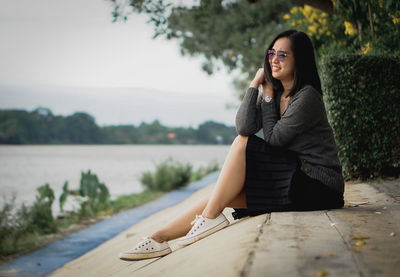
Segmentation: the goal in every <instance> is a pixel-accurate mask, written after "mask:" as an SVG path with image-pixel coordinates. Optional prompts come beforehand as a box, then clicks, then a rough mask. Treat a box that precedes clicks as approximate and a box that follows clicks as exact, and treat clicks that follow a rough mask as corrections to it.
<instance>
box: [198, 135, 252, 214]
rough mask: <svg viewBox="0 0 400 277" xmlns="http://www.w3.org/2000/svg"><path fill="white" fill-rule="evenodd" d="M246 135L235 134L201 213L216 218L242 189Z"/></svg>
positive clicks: (244, 170) (244, 172)
mask: <svg viewBox="0 0 400 277" xmlns="http://www.w3.org/2000/svg"><path fill="white" fill-rule="evenodd" d="M247 140H248V137H246V136H241V135H239V136H237V137H236V138H235V140H234V142H233V143H232V147H231V149H230V151H229V153H228V156H227V157H226V159H225V163H224V166H223V167H222V170H221V173H220V175H219V178H218V181H217V184H216V186H215V187H214V190H213V192H212V193H211V196H210V199H209V200H208V202H207V205H206V207H205V209H204V210H203V212H202V215H203V216H204V217H207V218H216V217H217V216H218V215H219V214H220V213H221V212H222V211H223V210H224V208H225V207H227V206H228V204H229V203H230V202H232V201H233V200H234V199H235V198H236V197H237V196H238V195H239V194H240V192H242V190H243V186H244V180H245V177H246V145H247Z"/></svg>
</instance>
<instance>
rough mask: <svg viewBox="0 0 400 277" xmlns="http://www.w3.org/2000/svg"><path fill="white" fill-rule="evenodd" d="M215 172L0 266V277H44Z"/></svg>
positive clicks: (169, 203) (213, 176) (182, 195)
mask: <svg viewBox="0 0 400 277" xmlns="http://www.w3.org/2000/svg"><path fill="white" fill-rule="evenodd" d="M218 175H219V172H214V173H211V174H209V175H207V176H206V177H204V178H203V179H201V180H199V181H197V182H193V183H191V184H189V185H188V186H187V187H185V188H182V189H179V190H175V191H172V192H169V193H167V194H165V195H164V196H162V197H161V198H159V199H157V200H155V201H152V202H150V203H148V204H145V205H143V206H140V207H137V208H135V209H132V210H128V211H124V212H121V213H119V214H117V215H115V216H112V217H110V218H109V219H106V220H103V221H100V222H97V223H95V224H93V225H91V226H90V227H88V228H86V229H84V230H81V231H79V232H77V233H74V234H71V235H69V236H67V237H65V238H64V239H62V240H58V241H55V242H53V243H51V244H49V245H47V246H46V247H44V248H42V249H39V250H38V251H35V252H33V253H31V254H28V255H25V256H22V257H19V258H17V259H16V260H14V261H12V262H10V263H8V264H5V265H3V266H2V267H0V274H1V275H2V276H3V275H11V276H21V275H29V276H45V275H47V274H49V273H50V272H52V271H53V270H55V269H57V268H59V267H61V266H63V265H64V264H65V263H67V262H69V261H71V260H73V259H75V258H78V257H79V256H81V255H83V254H84V253H86V252H88V251H90V250H91V249H93V248H94V247H96V246H98V245H99V244H101V243H103V242H104V241H106V240H108V239H110V238H112V237H114V236H115V235H117V234H118V233H120V232H121V231H123V230H125V229H127V228H129V227H130V226H132V225H133V224H135V223H138V222H140V221H141V220H143V219H145V218H146V217H148V216H150V215H152V214H154V213H156V212H158V211H160V210H164V209H166V208H168V207H171V206H173V205H176V204H177V203H179V202H181V201H183V200H185V199H186V198H188V197H189V196H190V195H191V194H193V193H194V192H196V191H197V190H199V189H201V188H203V187H205V186H207V185H209V184H211V183H213V182H215V181H216V180H217V178H218Z"/></svg>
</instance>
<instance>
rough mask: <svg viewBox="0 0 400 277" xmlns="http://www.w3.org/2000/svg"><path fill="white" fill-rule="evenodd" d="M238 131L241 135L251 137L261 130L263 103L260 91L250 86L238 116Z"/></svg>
mask: <svg viewBox="0 0 400 277" xmlns="http://www.w3.org/2000/svg"><path fill="white" fill-rule="evenodd" d="M235 122H236V131H237V132H238V134H239V135H243V136H250V135H253V134H255V133H257V132H258V131H259V130H260V129H261V124H262V123H261V103H260V101H259V99H258V89H257V88H255V87H252V86H250V87H249V88H248V89H247V91H246V94H245V96H244V97H243V101H242V103H241V104H240V107H239V110H238V112H237V114H236V120H235Z"/></svg>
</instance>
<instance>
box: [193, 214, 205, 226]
mask: <svg viewBox="0 0 400 277" xmlns="http://www.w3.org/2000/svg"><path fill="white" fill-rule="evenodd" d="M199 218H203V216H202V215H198V214H196V218H195V219H194V220H193V221H192V222H190V224H191V225H194V224H195V223H196V221H197V220H198V219H199Z"/></svg>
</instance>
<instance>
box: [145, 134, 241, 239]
mask: <svg viewBox="0 0 400 277" xmlns="http://www.w3.org/2000/svg"><path fill="white" fill-rule="evenodd" d="M246 144H247V137H244V136H238V137H236V139H235V141H234V142H233V143H232V146H231V148H230V150H229V153H228V155H227V157H226V159H225V162H224V165H223V167H222V170H221V173H220V176H219V178H218V181H217V183H216V184H215V187H214V189H213V191H212V193H211V195H210V196H209V197H206V198H204V199H202V200H201V201H199V202H198V203H196V204H195V205H194V206H193V207H192V208H191V209H190V210H188V211H187V212H185V213H184V214H182V215H181V216H179V217H178V218H176V219H175V220H174V221H172V222H170V223H169V224H168V225H166V226H165V227H164V228H163V229H160V230H158V231H157V232H155V233H154V234H153V235H151V236H150V237H151V238H153V239H154V240H156V241H158V242H163V241H168V240H172V239H175V238H179V237H182V236H184V235H186V234H187V233H188V232H189V230H190V228H191V227H192V226H191V224H190V222H191V221H192V220H193V219H194V218H195V217H196V215H198V214H202V215H203V216H205V217H207V218H215V217H217V216H218V215H219V214H220V213H221V212H222V210H223V209H224V208H225V207H231V208H246V195H245V192H244V190H243V184H244V178H245V170H246V156H245V151H246Z"/></svg>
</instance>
